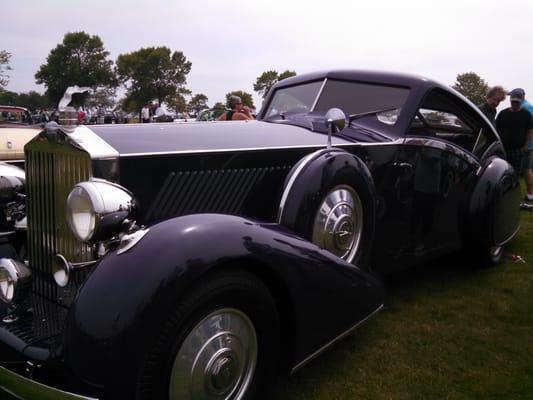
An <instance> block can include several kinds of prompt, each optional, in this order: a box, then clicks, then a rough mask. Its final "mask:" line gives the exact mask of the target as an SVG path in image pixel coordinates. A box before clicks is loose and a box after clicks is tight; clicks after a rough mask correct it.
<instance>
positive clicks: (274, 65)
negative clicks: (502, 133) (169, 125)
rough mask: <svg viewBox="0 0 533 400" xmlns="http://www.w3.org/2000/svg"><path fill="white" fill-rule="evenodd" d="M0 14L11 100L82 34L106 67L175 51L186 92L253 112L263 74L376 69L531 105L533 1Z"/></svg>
mask: <svg viewBox="0 0 533 400" xmlns="http://www.w3.org/2000/svg"><path fill="white" fill-rule="evenodd" d="M2 9H3V10H2V19H1V21H2V22H1V24H0V38H1V41H0V50H1V49H5V50H7V51H9V52H10V53H11V55H12V57H11V66H12V68H13V71H10V76H11V78H10V82H9V85H8V86H7V89H8V90H12V91H16V92H21V91H29V90H37V91H40V92H44V90H45V88H44V87H43V86H39V85H36V84H35V78H34V75H35V72H36V71H37V70H38V68H39V66H40V65H41V64H42V63H44V62H45V61H46V57H47V55H48V54H49V52H50V50H52V49H53V48H54V47H55V46H56V45H57V44H58V43H60V42H61V41H62V40H63V36H64V35H65V33H67V32H76V31H85V32H87V33H89V34H91V35H98V36H100V38H101V39H102V41H103V43H104V46H105V48H106V50H108V51H109V52H110V56H111V58H112V59H113V60H116V58H117V56H118V55H119V54H121V53H127V52H131V51H135V50H137V49H139V48H141V47H147V46H163V45H164V46H167V47H169V48H170V49H171V50H179V51H182V52H183V53H184V54H185V56H186V57H187V59H188V60H189V61H191V62H192V69H191V72H190V74H189V75H188V79H187V86H188V88H189V89H191V90H192V91H193V93H204V94H206V95H207V96H208V98H209V104H210V105H213V104H214V103H215V102H217V101H223V99H224V98H225V94H226V93H227V92H229V91H232V90H245V91H247V92H250V93H253V94H254V98H255V100H256V106H259V105H260V104H257V103H258V101H259V98H258V96H257V94H256V93H255V92H253V83H254V82H255V79H256V78H257V77H258V76H259V75H260V74H261V73H262V72H264V71H266V70H269V69H275V70H278V71H283V70H285V69H291V70H295V71H296V72H297V73H298V74H301V73H305V72H311V71H317V70H326V69H338V68H343V69H344V68H353V69H378V70H387V71H400V72H407V73H413V74H417V75H423V76H426V77H428V78H431V79H434V80H437V81H440V82H441V83H444V84H452V83H453V82H454V81H455V77H456V75H457V74H458V73H463V72H470V71H473V72H476V73H477V74H479V75H480V76H481V77H482V78H483V79H485V80H486V81H487V82H488V83H489V85H496V84H500V85H503V86H504V87H505V88H506V89H512V88H514V87H522V88H524V89H525V91H526V97H529V98H530V99H533V51H531V49H532V44H533V29H532V28H531V24H532V22H531V21H532V20H533V2H532V1H531V0H516V1H511V2H503V1H498V2H493V1H489V0H446V1H439V2H435V1H428V0H420V1H419V0H415V1H409V0H404V1H385V0H372V1H364V2H363V1H357V0H352V1H341V0H325V1H319V2H314V1H311V0H308V1H290V0H268V1H262V0H261V1H254V0H248V1H241V2H238V1H232V2H223V1H214V0H213V1H210V0H194V1H183V0H181V1H180V0H175V1H157V0H156V1H142V2H141V1H137V0H131V1H121V0H115V1H112V0H91V1H79V0H64V1H62V0H40V1H39V0H17V1H16V2H9V4H4V5H3V6H2ZM528 95H529V96H528Z"/></svg>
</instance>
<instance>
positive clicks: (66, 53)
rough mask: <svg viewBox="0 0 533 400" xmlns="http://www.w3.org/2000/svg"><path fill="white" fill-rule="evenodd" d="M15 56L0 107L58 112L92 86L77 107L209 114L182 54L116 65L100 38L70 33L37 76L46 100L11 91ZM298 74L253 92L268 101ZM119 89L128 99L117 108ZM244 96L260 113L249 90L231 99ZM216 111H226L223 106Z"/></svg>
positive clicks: (273, 75)
mask: <svg viewBox="0 0 533 400" xmlns="http://www.w3.org/2000/svg"><path fill="white" fill-rule="evenodd" d="M10 58H11V54H10V53H8V52H7V51H5V50H1V51H0V104H4V105H21V106H25V107H28V108H30V109H32V110H35V109H38V108H40V109H42V108H53V107H55V106H56V105H57V104H58V102H59V100H60V99H61V97H62V96H63V93H64V92H65V90H66V89H67V88H68V87H69V86H73V85H78V86H88V87H91V88H92V89H93V93H92V94H91V95H88V94H78V95H75V96H74V98H73V104H74V105H75V106H80V105H83V106H89V107H92V106H104V107H112V106H113V105H115V104H117V105H118V107H120V108H121V109H123V110H125V111H133V112H138V111H139V110H140V109H141V108H142V107H143V106H144V105H145V104H148V103H150V102H153V101H156V102H158V103H159V104H163V103H164V104H165V105H166V106H167V108H168V109H170V110H173V111H175V112H178V113H180V112H186V111H191V110H193V111H195V112H197V111H199V110H201V109H204V108H208V101H209V99H208V97H207V96H206V95H205V94H203V93H194V94H193V93H192V92H191V91H190V90H189V89H187V86H186V85H187V75H188V74H189V73H190V71H191V68H192V63H191V62H190V61H189V60H188V59H187V57H186V56H185V55H184V54H183V52H181V51H172V50H171V49H170V48H168V47H166V46H158V47H146V48H141V49H138V50H136V51H132V52H130V53H124V54H120V55H119V56H118V57H117V59H116V60H115V61H113V60H111V59H110V57H109V52H108V51H107V50H106V49H105V47H104V44H103V42H102V40H101V39H100V37H99V36H98V35H90V34H88V33H86V32H83V31H82V32H69V33H67V34H65V36H64V38H63V41H62V42H61V43H59V44H58V45H57V46H56V47H55V48H54V49H52V50H51V51H50V53H49V54H48V56H47V58H46V62H45V63H44V64H42V65H41V66H40V67H39V69H38V71H37V72H36V73H35V81H36V83H38V84H42V85H44V86H45V88H46V91H45V94H44V95H43V94H40V93H38V92H36V91H30V92H28V93H16V92H11V91H7V90H5V87H6V86H7V84H8V82H9V74H8V71H10V70H11V67H10V64H9V62H10ZM295 75H296V72H295V71H289V70H286V71H284V72H281V73H278V72H277V71H273V70H271V71H265V72H263V73H262V74H261V75H260V76H258V77H257V79H256V82H255V83H254V85H253V87H254V90H255V91H256V92H257V93H259V94H260V95H261V96H262V97H263V98H264V97H265V96H266V94H267V93H268V91H269V90H270V88H271V87H272V86H273V85H274V84H275V83H276V82H278V81H279V80H281V79H285V78H288V77H290V76H295ZM118 87H123V88H124V89H125V96H124V97H123V98H122V99H120V100H119V101H118V102H115V100H114V99H115V97H116V91H117V88H118ZM232 95H237V96H240V97H241V99H242V101H243V103H244V104H245V105H247V106H248V107H251V108H255V105H254V102H253V97H252V95H251V94H250V93H248V92H246V91H243V90H235V91H232V92H229V93H227V94H226V99H225V100H226V102H227V100H228V99H229V97H230V96H232ZM214 107H215V108H216V107H218V108H225V104H224V103H222V102H221V101H219V102H217V103H216V104H215V106H214Z"/></svg>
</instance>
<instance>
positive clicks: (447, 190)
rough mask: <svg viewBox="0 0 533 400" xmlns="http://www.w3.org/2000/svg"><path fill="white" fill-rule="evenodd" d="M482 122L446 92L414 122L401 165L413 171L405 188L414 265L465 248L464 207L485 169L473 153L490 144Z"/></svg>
mask: <svg viewBox="0 0 533 400" xmlns="http://www.w3.org/2000/svg"><path fill="white" fill-rule="evenodd" d="M482 122H483V121H482V118H481V117H479V116H476V112H475V111H474V110H473V109H472V108H471V107H470V106H469V105H468V104H466V103H465V102H463V101H462V100H461V99H460V98H459V97H457V96H456V95H454V94H453V93H449V92H447V91H445V90H443V89H441V88H435V89H432V90H431V91H430V92H429V93H428V94H427V95H426V96H425V98H424V100H423V101H422V103H421V104H420V106H419V108H418V110H417V112H416V115H415V117H414V118H413V120H412V121H411V124H410V127H409V129H408V132H407V135H406V138H405V141H404V146H402V149H401V151H400V152H399V154H398V161H397V165H398V166H403V168H404V169H407V170H408V172H406V173H405V174H404V175H403V185H404V186H406V187H408V188H410V189H411V191H408V190H404V192H405V193H407V195H406V196H405V198H404V199H403V201H404V202H406V203H407V206H408V208H409V209H410V212H409V218H410V222H409V228H408V231H407V234H406V238H405V240H406V241H407V242H408V243H406V246H407V247H406V252H407V253H409V255H410V257H412V258H413V259H414V260H416V259H423V258H426V257H429V256H435V255H436V254H444V253H447V252H450V251H452V250H455V249H457V248H459V247H460V245H461V235H462V225H463V218H464V215H462V210H463V203H464V202H465V201H466V199H467V195H468V189H469V188H470V187H471V186H472V184H473V182H474V181H475V180H476V173H477V171H479V168H480V162H479V158H478V157H476V155H475V154H474V153H473V152H474V151H478V152H481V151H482V148H485V147H486V146H487V145H488V144H489V143H488V142H490V140H486V136H487V135H486V130H487V127H486V126H483V124H482ZM481 142H484V143H483V144H481ZM485 142H486V143H485ZM400 194H401V193H400Z"/></svg>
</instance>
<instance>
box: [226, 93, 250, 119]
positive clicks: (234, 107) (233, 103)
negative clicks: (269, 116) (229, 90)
mask: <svg viewBox="0 0 533 400" xmlns="http://www.w3.org/2000/svg"><path fill="white" fill-rule="evenodd" d="M228 103H229V104H228V105H229V108H230V109H231V110H229V111H226V112H225V113H224V114H222V115H221V116H220V117H218V118H217V120H218V121H242V120H249V119H254V117H253V115H252V113H251V111H250V109H249V108H248V107H246V106H243V105H242V100H241V98H240V97H239V96H230V98H229V102H228Z"/></svg>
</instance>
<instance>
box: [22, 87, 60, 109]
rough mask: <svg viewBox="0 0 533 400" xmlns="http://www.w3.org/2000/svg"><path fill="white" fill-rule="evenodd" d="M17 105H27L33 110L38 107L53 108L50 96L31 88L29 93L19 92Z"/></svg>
mask: <svg viewBox="0 0 533 400" xmlns="http://www.w3.org/2000/svg"><path fill="white" fill-rule="evenodd" d="M15 105H17V106H21V107H26V108H27V109H29V110H30V111H32V112H34V111H36V110H38V109H43V108H51V106H52V105H51V104H50V99H49V98H48V96H46V95H43V94H41V93H38V92H36V91H34V90H31V91H29V92H28V93H19V95H18V96H17V100H16V102H15Z"/></svg>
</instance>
